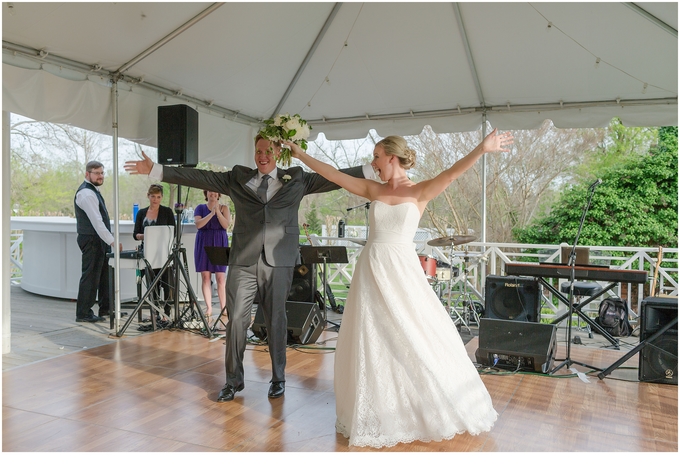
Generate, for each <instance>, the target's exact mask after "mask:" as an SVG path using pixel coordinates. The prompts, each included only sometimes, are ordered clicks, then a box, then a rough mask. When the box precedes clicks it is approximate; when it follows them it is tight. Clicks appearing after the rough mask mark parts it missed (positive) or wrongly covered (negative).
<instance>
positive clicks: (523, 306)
mask: <svg viewBox="0 0 680 470" xmlns="http://www.w3.org/2000/svg"><path fill="white" fill-rule="evenodd" d="M540 307H541V290H540V289H539V283H538V280H537V279H536V278H533V277H518V276H487V277H486V292H485V303H484V317H485V318H492V319H496V320H515V321H525V322H538V321H540V319H541V313H540V312H541V308H540Z"/></svg>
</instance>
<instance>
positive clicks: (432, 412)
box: [334, 201, 498, 447]
mask: <svg viewBox="0 0 680 470" xmlns="http://www.w3.org/2000/svg"><path fill="white" fill-rule="evenodd" d="M369 215H370V228H371V229H370V234H369V237H368V241H367V243H366V246H365V247H364V249H363V250H362V252H361V254H360V256H359V260H358V261H357V264H356V268H355V270H354V274H353V276H352V285H351V288H350V290H349V293H348V296H347V301H346V303H345V310H344V313H343V318H342V324H341V326H340V331H339V334H338V340H337V347H336V351H335V385H334V386H335V400H336V414H337V421H336V430H337V431H338V432H339V433H342V434H343V435H344V436H345V437H347V438H349V444H350V445H352V446H371V447H384V446H393V445H395V444H397V443H399V442H412V441H415V440H419V441H423V442H429V441H441V440H443V439H450V438H452V437H454V436H455V435H456V434H458V433H462V432H468V433H471V434H479V433H481V432H485V431H488V430H490V429H491V427H492V426H493V423H494V422H495V421H496V418H497V416H498V414H497V413H496V411H495V410H494V408H493V405H492V403H491V397H490V396H489V393H488V392H487V390H486V387H485V386H484V383H483V382H482V380H481V378H480V377H479V374H478V372H477V369H476V368H475V367H474V365H473V364H472V361H471V360H470V358H469V357H468V354H467V352H466V350H465V346H464V344H463V341H462V340H461V338H460V335H459V334H458V330H457V329H456V327H455V325H454V323H453V321H452V320H451V318H450V317H449V315H448V313H447V312H446V310H445V309H444V307H443V306H442V304H441V302H440V300H439V298H438V297H437V295H436V294H435V292H434V290H433V289H432V287H431V286H430V285H429V283H428V282H427V279H426V277H425V275H424V273H423V270H422V267H421V265H420V261H419V259H418V255H417V253H416V251H415V247H414V244H413V237H414V235H415V232H416V229H417V228H418V222H419V220H420V212H419V210H418V207H417V206H416V205H415V204H413V203H410V202H409V203H403V204H398V205H394V206H392V205H388V204H385V203H383V202H380V201H374V202H373V203H372V204H371V208H370V212H369Z"/></svg>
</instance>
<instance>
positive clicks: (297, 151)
mask: <svg viewBox="0 0 680 470" xmlns="http://www.w3.org/2000/svg"><path fill="white" fill-rule="evenodd" d="M283 143H284V144H286V145H287V146H289V147H290V150H291V153H292V154H293V157H295V158H297V159H298V160H300V161H301V162H302V163H304V164H305V165H307V166H308V167H309V168H311V169H312V170H313V171H315V172H316V173H318V174H320V175H321V176H323V177H324V178H326V179H327V180H329V181H332V182H333V183H335V184H337V185H339V186H342V187H343V188H345V189H346V190H347V191H349V192H351V193H354V194H356V195H357V196H361V197H365V198H366V199H369V200H372V199H373V198H372V197H371V194H372V192H373V191H372V190H373V189H374V188H373V186H376V187H377V186H379V184H378V183H377V182H375V181H370V180H366V179H363V178H355V177H354V176H350V175H348V174H345V173H343V172H341V171H339V170H338V169H336V168H334V167H332V166H330V165H329V164H327V163H324V162H321V161H319V160H317V159H316V158H314V157H311V156H309V155H307V153H305V151H304V150H302V149H301V148H300V146H299V145H297V144H295V143H294V142H289V141H285V142H283Z"/></svg>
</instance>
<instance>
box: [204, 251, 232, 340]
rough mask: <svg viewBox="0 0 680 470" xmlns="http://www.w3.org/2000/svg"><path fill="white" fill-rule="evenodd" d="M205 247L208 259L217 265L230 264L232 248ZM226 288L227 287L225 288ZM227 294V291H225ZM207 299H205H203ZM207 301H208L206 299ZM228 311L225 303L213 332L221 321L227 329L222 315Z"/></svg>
mask: <svg viewBox="0 0 680 470" xmlns="http://www.w3.org/2000/svg"><path fill="white" fill-rule="evenodd" d="M203 249H204V250H205V252H206V254H207V255H208V259H209V260H210V262H211V263H212V264H214V265H215V266H229V251H230V248H229V247H226V246H204V247H203ZM225 289H226V288H225ZM225 295H226V292H225ZM203 300H205V299H203ZM206 302H207V301H206ZM226 313H227V306H226V305H225V306H224V308H223V309H222V310H220V314H219V315H218V316H217V320H215V323H214V324H213V326H212V332H213V333H215V332H216V331H217V324H218V323H221V324H222V326H223V327H224V328H223V329H224V331H226V329H227V324H226V323H225V322H224V321H222V315H225V314H226ZM228 319H229V315H227V320H228Z"/></svg>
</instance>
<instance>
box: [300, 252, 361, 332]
mask: <svg viewBox="0 0 680 470" xmlns="http://www.w3.org/2000/svg"><path fill="white" fill-rule="evenodd" d="M300 257H301V258H302V264H323V322H324V325H325V324H326V323H330V324H332V325H334V326H336V327H339V326H340V325H336V324H335V323H333V322H329V321H328V319H327V318H326V289H327V288H328V284H327V279H326V272H327V271H326V268H327V263H338V264H347V263H349V260H348V258H347V248H346V247H344V246H310V245H302V246H300Z"/></svg>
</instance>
